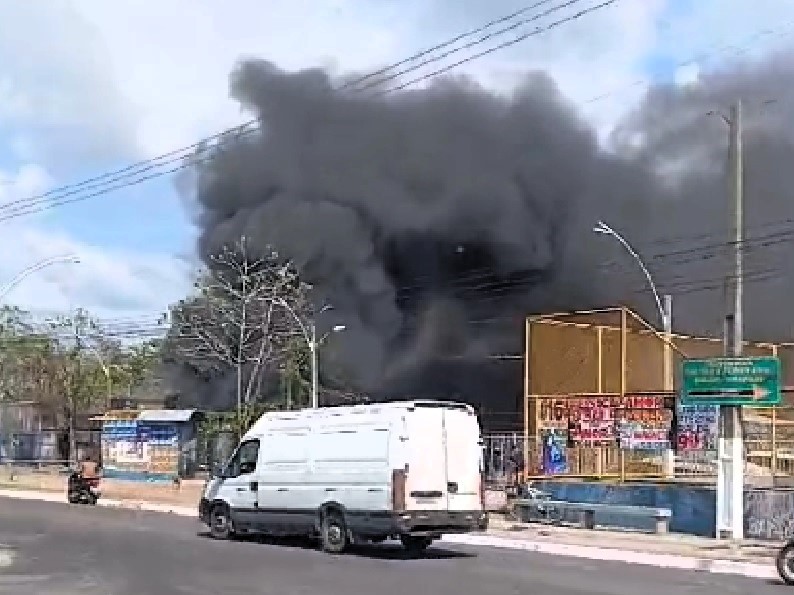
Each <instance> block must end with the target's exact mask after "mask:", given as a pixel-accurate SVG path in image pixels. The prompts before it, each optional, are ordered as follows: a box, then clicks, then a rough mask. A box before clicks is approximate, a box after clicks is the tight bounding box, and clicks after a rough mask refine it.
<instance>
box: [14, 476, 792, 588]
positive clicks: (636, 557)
mask: <svg viewBox="0 0 794 595" xmlns="http://www.w3.org/2000/svg"><path fill="white" fill-rule="evenodd" d="M0 498H13V499H16V500H39V501H42V502H56V503H60V504H64V505H66V504H67V503H66V499H65V498H64V496H63V495H62V494H58V493H52V494H50V493H46V492H35V491H31V490H4V489H0ZM98 504H99V506H102V507H104V508H119V509H124V510H140V511H144V512H157V513H161V514H174V515H177V516H183V517H193V518H197V517H198V511H197V510H196V509H195V508H187V507H184V506H170V505H168V504H155V503H153V502H132V501H125V500H108V499H101V498H100V500H99V503H98ZM442 541H443V542H445V543H449V544H456V545H471V546H478V547H493V548H501V549H509V550H518V551H524V552H532V553H537V554H547V555H551V556H566V557H570V558H584V559H587V560H599V561H605V562H623V563H627V564H638V565H641V566H655V567H656V568H673V569H676V570H694V571H699V572H707V573H710V574H731V575H738V576H744V577H747V578H755V579H766V580H769V579H772V580H776V579H778V578H779V577H778V574H777V570H776V569H775V565H774V563H773V562H767V563H761V564H757V563H753V562H738V561H736V560H720V559H714V558H697V557H691V556H682V555H677V554H650V553H645V552H638V551H634V550H623V549H612V548H603V547H594V546H588V545H573V544H566V543H553V542H548V541H529V540H524V539H510V538H508V537H495V536H492V535H477V534H469V535H446V536H444V537H443V538H442ZM3 554H4V552H3V550H0V567H2V566H3V562H4V559H5V560H7V563H6V565H7V564H10V563H11V561H13V554H10V553H7V554H6V558H4V557H3Z"/></svg>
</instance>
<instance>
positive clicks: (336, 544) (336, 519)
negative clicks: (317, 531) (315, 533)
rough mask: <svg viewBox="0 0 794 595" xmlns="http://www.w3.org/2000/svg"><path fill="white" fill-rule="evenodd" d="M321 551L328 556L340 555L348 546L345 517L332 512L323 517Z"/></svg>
mask: <svg viewBox="0 0 794 595" xmlns="http://www.w3.org/2000/svg"><path fill="white" fill-rule="evenodd" d="M321 537H322V541H323V550H324V551H326V552H328V553H329V554H341V553H342V552H344V551H345V550H346V549H347V546H348V545H350V540H349V539H348V535H347V524H346V523H345V516H344V515H343V514H342V513H340V512H336V511H333V510H330V511H328V512H326V513H325V514H324V515H323V522H322V535H321Z"/></svg>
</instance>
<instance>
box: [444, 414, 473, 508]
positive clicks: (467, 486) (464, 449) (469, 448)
mask: <svg viewBox="0 0 794 595" xmlns="http://www.w3.org/2000/svg"><path fill="white" fill-rule="evenodd" d="M444 435H445V438H446V440H445V448H446V454H447V457H446V462H447V469H446V477H447V509H448V510H450V511H474V510H480V509H481V508H482V504H481V499H480V489H481V486H480V481H481V473H480V470H481V461H482V447H481V446H480V443H481V436H480V424H479V423H478V421H477V416H476V415H475V414H474V412H473V411H471V410H470V409H452V408H450V409H446V410H444Z"/></svg>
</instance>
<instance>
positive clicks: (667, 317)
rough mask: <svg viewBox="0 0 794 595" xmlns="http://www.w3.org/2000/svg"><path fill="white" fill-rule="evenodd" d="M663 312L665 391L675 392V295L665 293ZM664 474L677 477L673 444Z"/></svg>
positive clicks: (669, 449)
mask: <svg viewBox="0 0 794 595" xmlns="http://www.w3.org/2000/svg"><path fill="white" fill-rule="evenodd" d="M662 303H663V312H664V315H663V316H662V319H663V320H662V323H663V327H664V346H663V358H664V366H663V374H664V390H665V392H673V390H674V384H675V382H674V378H673V349H672V344H671V343H672V340H673V296H671V295H670V294H665V296H664V299H663V302H662ZM663 465H664V476H665V477H667V478H673V477H675V449H674V446H673V445H672V444H671V445H670V448H668V449H667V450H665V451H664V462H663Z"/></svg>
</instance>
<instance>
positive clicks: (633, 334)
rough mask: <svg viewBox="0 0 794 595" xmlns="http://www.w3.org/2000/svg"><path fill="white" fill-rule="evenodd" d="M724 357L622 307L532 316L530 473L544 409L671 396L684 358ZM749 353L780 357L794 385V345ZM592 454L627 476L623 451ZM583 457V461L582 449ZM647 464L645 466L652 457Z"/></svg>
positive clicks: (527, 412) (527, 379)
mask: <svg viewBox="0 0 794 595" xmlns="http://www.w3.org/2000/svg"><path fill="white" fill-rule="evenodd" d="M722 353H723V340H722V339H721V338H709V337H691V336H686V335H680V334H669V335H666V334H664V333H663V332H661V331H659V330H657V329H656V328H654V327H653V326H652V325H651V324H649V323H648V322H646V321H645V320H643V319H642V318H641V317H640V316H639V315H637V314H636V313H635V312H633V311H632V310H630V309H628V308H624V307H620V308H609V309H603V310H593V311H585V312H569V313H561V314H550V315H541V316H530V317H528V318H527V319H526V324H525V354H524V394H523V399H522V401H523V409H524V411H523V416H524V436H523V450H524V461H525V466H526V467H527V468H530V467H531V465H530V463H531V461H532V460H533V458H537V456H536V455H537V450H536V449H537V448H538V447H539V445H540V430H541V429H542V428H541V424H540V420H541V413H542V408H543V407H544V406H545V405H546V404H548V403H549V402H551V401H553V400H555V399H557V400H560V399H563V400H566V399H581V398H584V397H594V398H598V397H601V398H607V399H613V400H615V399H616V400H618V401H621V400H625V398H626V397H627V396H631V395H643V394H657V395H667V396H669V397H674V396H675V387H676V386H678V385H679V382H678V380H679V378H678V376H679V374H680V368H681V362H682V361H683V359H685V358H695V357H714V356H718V355H721V354H722ZM744 353H745V354H747V355H757V356H760V355H774V356H777V357H779V358H780V360H781V368H782V374H783V378H782V382H781V384H783V385H784V386H792V385H794V343H769V342H752V341H748V342H746V343H745V347H744ZM759 413H760V412H759ZM766 415H767V416H769V417H771V418H772V420H774V418H775V415H776V413H775V412H774V410H771V411H769V412H767V414H766ZM770 427H772V428H774V427H776V426H775V423H774V422H772V423H770ZM580 446H582V447H584V446H585V445H584V444H582V445H580ZM590 447H591V448H590V450H600V451H604V452H600V453H599V454H598V455H597V459H598V461H601V462H598V461H594V462H593V464H592V465H588V467H589V468H591V469H594V472H598V474H602V473H603V474H607V472H608V470H607V469H605V468H603V467H604V465H609V466H610V467H612V466H613V465H612V464H611V463H613V462H614V461H612V459H615V458H616V457H617V458H618V459H620V462H619V463H618V465H619V467H620V475H621V476H625V470H626V462H625V454H624V450H623V449H620V450H619V452H615V453H614V455H612V454H609V453H607V452H606V451H605V449H606V450H610V451H611V450H612V449H613V446H612V445H606V444H604V445H597V444H594V443H591V444H590ZM578 450H579V456H581V451H582V449H581V448H579V449H578ZM774 450H775V449H772V451H774ZM584 454H586V455H589V453H584ZM770 456H775V455H770ZM643 460H645V461H646V462H647V457H645V458H644V459H643ZM657 463H658V461H657ZM657 466H658V465H657ZM530 473H531V471H530Z"/></svg>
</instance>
